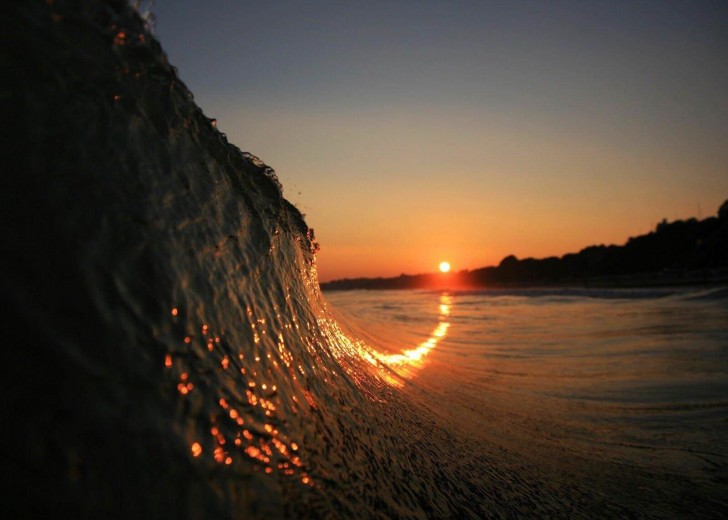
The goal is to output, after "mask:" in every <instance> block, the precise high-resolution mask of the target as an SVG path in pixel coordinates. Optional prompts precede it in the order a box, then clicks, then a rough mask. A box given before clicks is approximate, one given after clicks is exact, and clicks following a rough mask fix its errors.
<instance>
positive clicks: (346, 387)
mask: <svg viewBox="0 0 728 520" xmlns="http://www.w3.org/2000/svg"><path fill="white" fill-rule="evenodd" d="M0 12H2V16H3V22H4V27H5V30H4V32H3V33H2V36H1V38H2V40H3V42H2V43H3V45H2V63H3V64H4V66H5V68H6V70H8V71H12V73H10V74H7V81H6V83H5V84H4V85H3V86H2V103H3V112H4V114H5V119H6V121H8V122H9V124H8V130H9V131H8V132H7V134H8V135H7V136H6V137H5V138H4V145H5V150H6V152H5V153H4V162H5V168H4V171H5V172H6V183H5V186H4V189H3V190H2V205H1V211H2V217H3V226H2V228H1V233H2V234H1V236H2V248H3V249H2V269H1V270H0V281H1V283H2V291H1V294H2V298H3V311H4V312H3V314H4V321H5V323H6V324H7V325H6V327H5V330H4V332H5V333H6V336H5V349H4V356H5V358H4V360H3V363H2V364H0V366H2V375H3V379H2V380H3V382H4V386H3V392H2V405H1V406H2V417H3V428H2V432H3V433H2V443H1V445H2V460H3V468H4V474H5V479H4V480H5V484H4V492H3V497H4V498H3V506H2V516H3V517H7V518H34V517H64V518H122V517H124V518H263V517H267V518H270V517H272V518H320V517H321V518H523V517H531V518H540V517H559V518H595V517H624V518H666V517H677V518H680V517H682V518H696V517H697V518H721V517H725V516H728V501H727V499H726V497H727V496H728V492H727V491H728V489H727V484H728V453H727V450H726V448H725V439H726V438H728V436H727V435H726V434H727V433H728V415H727V411H728V328H727V327H726V323H728V295H727V294H726V291H725V289H720V288H718V289H703V288H681V289H664V290H620V291H601V292H599V291H586V290H583V291H582V290H575V289H570V290H565V289H550V290H525V289H524V290H519V291H506V290H500V291H496V290H490V291H480V292H463V291H437V292H428V291H400V292H390V291H379V292H376V291H372V292H361V291H353V292H338V293H334V292H331V293H326V294H322V293H321V291H320V290H319V285H318V278H317V273H316V252H317V249H318V244H317V243H316V241H315V237H314V234H313V232H312V230H310V229H309V228H308V227H307V225H306V223H305V221H304V219H303V217H302V215H301V214H300V212H299V211H298V210H297V209H296V208H295V207H294V206H292V205H291V204H290V203H288V202H287V201H286V200H285V198H284V197H283V194H282V187H281V186H280V184H279V182H278V180H277V178H276V176H275V173H274V172H273V170H272V169H271V168H269V167H268V166H267V165H266V164H265V163H264V162H263V161H262V160H261V159H259V158H257V157H256V156H254V155H253V154H251V153H247V152H241V151H240V150H239V149H238V148H237V147H235V146H234V145H232V144H230V143H229V142H228V141H227V138H226V136H225V135H224V134H221V133H220V132H219V131H218V130H217V128H216V125H215V124H214V121H213V120H211V119H209V118H207V117H206V116H205V115H204V114H203V113H202V111H201V110H200V109H199V108H198V107H197V106H196V105H195V103H194V101H193V97H192V94H191V93H190V92H189V90H188V89H187V88H186V87H185V85H184V83H183V82H182V81H181V80H180V78H179V77H178V75H177V73H176V71H175V69H174V68H173V67H172V66H171V65H170V64H169V63H168V62H167V58H166V55H165V54H164V52H163V51H162V48H161V46H160V45H159V43H158V42H157V41H156V39H155V38H154V36H153V35H152V34H151V33H150V32H149V30H148V28H147V27H146V25H145V20H144V19H142V18H141V17H139V15H138V14H137V13H136V11H135V10H134V9H133V8H131V7H130V6H129V5H128V4H127V3H126V2H125V1H122V0H105V1H102V0H87V1H61V0H57V1H41V0H37V1H22V2H21V1H10V2H5V3H4V4H3V5H2V7H0ZM324 247H325V245H324Z"/></svg>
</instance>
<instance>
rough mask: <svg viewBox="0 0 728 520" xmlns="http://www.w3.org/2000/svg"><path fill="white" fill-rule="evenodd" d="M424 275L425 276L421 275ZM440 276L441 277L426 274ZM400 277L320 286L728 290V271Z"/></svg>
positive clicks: (340, 288)
mask: <svg viewBox="0 0 728 520" xmlns="http://www.w3.org/2000/svg"><path fill="white" fill-rule="evenodd" d="M420 276H422V275H420ZM424 276H433V277H434V276H437V275H424ZM397 280H398V278H357V279H343V280H335V281H332V282H324V283H322V284H320V287H321V290H323V291H351V290H374V291H376V290H418V289H443V288H448V289H457V290H482V289H537V288H555V287H558V288H579V289H644V288H650V287H655V288H657V287H688V286H695V287H720V286H726V287H728V268H727V269H723V270H721V271H720V272H717V273H716V272H713V273H707V272H690V273H681V274H679V275H676V274H675V273H672V274H665V273H644V274H641V275H624V276H617V277H607V276H605V277H595V278H588V279H580V280H561V281H553V282H541V283H533V282H518V281H513V282H507V283H506V282H502V283H497V284H493V285H464V284H460V283H457V282H456V283H449V284H448V283H447V282H446V281H441V282H440V283H434V284H432V285H405V284H401V283H398V282H397Z"/></svg>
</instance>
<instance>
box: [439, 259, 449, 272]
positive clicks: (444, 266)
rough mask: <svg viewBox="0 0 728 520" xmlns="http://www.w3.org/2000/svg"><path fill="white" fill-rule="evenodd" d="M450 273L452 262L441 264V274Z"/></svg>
mask: <svg viewBox="0 0 728 520" xmlns="http://www.w3.org/2000/svg"><path fill="white" fill-rule="evenodd" d="M449 271H450V262H440V272H441V273H447V272H449Z"/></svg>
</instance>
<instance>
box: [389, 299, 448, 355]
mask: <svg viewBox="0 0 728 520" xmlns="http://www.w3.org/2000/svg"><path fill="white" fill-rule="evenodd" d="M451 306H452V298H451V297H450V295H449V294H441V295H440V315H439V316H438V324H437V327H435V330H433V331H432V333H431V334H430V337H429V338H427V340H426V341H424V342H422V343H420V345H419V346H418V347H417V348H414V349H411V350H405V351H404V352H402V353H401V354H382V353H378V355H377V359H378V360H379V361H381V362H382V363H385V364H386V365H389V366H403V365H404V366H407V367H412V368H421V367H422V365H423V362H424V358H425V356H426V355H427V354H429V352H430V351H431V350H432V349H433V348H435V347H436V346H437V344H438V343H439V342H440V341H441V340H442V339H443V338H444V337H445V336H447V329H448V328H449V327H450V322H449V321H448V319H449V316H450V307H451Z"/></svg>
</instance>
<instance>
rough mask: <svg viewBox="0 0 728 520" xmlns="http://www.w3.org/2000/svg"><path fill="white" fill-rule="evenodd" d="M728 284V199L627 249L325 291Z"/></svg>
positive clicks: (365, 281) (354, 282) (598, 249)
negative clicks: (699, 217)
mask: <svg viewBox="0 0 728 520" xmlns="http://www.w3.org/2000/svg"><path fill="white" fill-rule="evenodd" d="M685 285H698V286H716V285H728V200H726V201H725V202H724V203H723V204H722V205H721V206H720V208H719V210H718V215H717V216H715V217H708V218H706V219H703V220H697V219H694V218H692V219H688V220H677V221H674V222H667V220H663V221H662V222H660V223H658V224H657V226H656V228H655V230H654V231H652V232H650V233H647V234H645V235H640V236H637V237H632V238H630V239H629V240H628V241H627V242H626V243H625V244H624V245H621V246H616V245H610V246H605V245H598V246H589V247H586V248H584V249H582V250H581V251H579V252H578V253H568V254H565V255H563V256H561V257H549V258H541V259H534V258H526V259H518V258H516V257H515V256H514V255H509V256H507V257H505V258H504V259H503V260H502V261H501V262H500V264H499V265H498V266H490V267H482V268H479V269H474V270H463V271H459V272H453V273H427V274H416V275H407V274H402V275H400V276H397V277H391V278H344V279H340V280H333V281H330V282H325V283H321V284H320V287H321V289H322V290H324V291H335V290H351V289H445V288H449V289H484V288H526V287H583V288H622V287H623V288H630V287H634V288H637V287H667V286H685Z"/></svg>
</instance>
